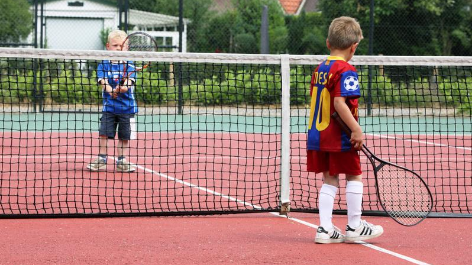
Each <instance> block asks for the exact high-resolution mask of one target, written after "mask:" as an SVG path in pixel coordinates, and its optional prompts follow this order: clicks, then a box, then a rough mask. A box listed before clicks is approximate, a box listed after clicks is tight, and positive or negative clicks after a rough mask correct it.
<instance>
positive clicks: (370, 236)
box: [346, 232, 383, 242]
mask: <svg viewBox="0 0 472 265" xmlns="http://www.w3.org/2000/svg"><path fill="white" fill-rule="evenodd" d="M382 234H383V232H382V233H380V234H378V235H369V236H357V237H347V236H346V242H355V241H364V240H369V239H372V238H376V237H379V236H381V235H382Z"/></svg>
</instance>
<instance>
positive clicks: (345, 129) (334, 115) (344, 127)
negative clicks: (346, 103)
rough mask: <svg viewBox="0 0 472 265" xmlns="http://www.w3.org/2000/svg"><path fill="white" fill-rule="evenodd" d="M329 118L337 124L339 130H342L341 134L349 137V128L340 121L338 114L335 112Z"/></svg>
mask: <svg viewBox="0 0 472 265" xmlns="http://www.w3.org/2000/svg"><path fill="white" fill-rule="evenodd" d="M331 118H333V119H334V120H335V121H336V122H337V123H338V125H339V127H340V128H341V130H343V132H344V133H346V134H347V136H349V137H351V133H352V132H351V129H349V127H347V125H346V124H345V123H344V121H343V120H342V119H341V117H340V116H339V114H338V113H337V112H334V113H333V114H332V115H331Z"/></svg>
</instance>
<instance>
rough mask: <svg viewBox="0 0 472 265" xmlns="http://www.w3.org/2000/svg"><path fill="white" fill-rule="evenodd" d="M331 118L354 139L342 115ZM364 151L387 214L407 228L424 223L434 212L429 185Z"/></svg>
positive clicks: (365, 149) (403, 169) (334, 115)
mask: <svg viewBox="0 0 472 265" xmlns="http://www.w3.org/2000/svg"><path fill="white" fill-rule="evenodd" d="M331 117H332V118H333V119H334V120H336V122H337V123H338V124H339V126H340V127H341V129H342V130H343V131H344V133H346V134H347V135H348V136H349V137H350V136H351V130H350V129H349V127H348V126H347V125H346V124H345V123H344V121H343V120H342V119H341V117H340V116H339V114H338V113H337V112H335V113H333V115H331ZM361 150H362V152H363V153H364V154H365V156H366V157H367V158H368V159H369V161H370V164H371V165H372V167H373V169H374V177H375V185H376V190H377V197H378V199H379V201H380V205H382V208H383V209H384V210H385V212H386V213H387V214H388V215H389V216H390V217H391V218H393V220H395V221H396V222H397V223H399V224H401V225H404V226H414V225H417V224H419V223H420V222H421V221H423V220H424V219H425V218H426V217H427V216H428V215H429V213H430V212H431V209H432V208H433V196H432V195H431V191H430V190H429V188H428V186H427V185H426V183H425V181H424V180H423V179H422V178H421V177H420V176H419V175H418V174H417V173H415V172H414V171H412V170H410V169H407V168H404V167H402V166H399V165H396V164H393V163H390V162H387V161H385V160H382V159H380V158H379V157H377V156H376V155H375V154H374V153H373V152H372V151H370V150H369V149H368V148H367V146H365V145H362V149H361Z"/></svg>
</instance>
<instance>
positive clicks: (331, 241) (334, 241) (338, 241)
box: [315, 238, 344, 244]
mask: <svg viewBox="0 0 472 265" xmlns="http://www.w3.org/2000/svg"><path fill="white" fill-rule="evenodd" d="M343 242H344V240H343V239H322V238H315V243H317V244H333V243H343Z"/></svg>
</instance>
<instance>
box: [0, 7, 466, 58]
mask: <svg viewBox="0 0 472 265" xmlns="http://www.w3.org/2000/svg"><path fill="white" fill-rule="evenodd" d="M1 3H2V8H0V15H1V17H2V18H3V19H2V20H4V21H5V22H6V23H2V25H0V28H1V29H0V33H1V34H0V43H1V44H2V46H14V45H16V46H20V45H21V46H25V45H31V46H35V47H40V48H56V49H103V48H104V45H105V43H106V35H107V33H108V32H109V31H110V30H112V29H115V28H121V29H124V30H126V31H128V32H132V31H146V32H148V33H150V34H152V35H153V36H154V37H155V38H156V40H157V41H158V43H159V45H160V46H161V50H162V51H179V48H181V50H182V51H184V52H225V53H260V52H261V42H262V43H263V42H264V40H267V41H268V43H269V49H268V50H269V53H272V54H278V53H290V54H326V53H327V52H328V51H327V49H326V45H325V39H326V32H327V28H328V25H329V23H330V21H331V20H332V19H333V18H335V17H338V16H342V15H345V16H352V17H355V18H357V19H358V20H359V22H360V24H361V26H362V28H363V31H364V37H365V39H364V40H363V41H362V42H361V44H360V46H359V49H358V51H357V54H360V55H362V54H383V55H456V56H470V55H472V11H471V8H472V0H454V1H452V0H447V1H431V0H416V1H407V0H389V1H385V0H360V1H359V0H336V1H333V0H55V1H48V0H2V2H1ZM264 6H266V7H267V10H268V16H267V17H268V20H267V21H266V22H267V25H268V27H267V28H268V30H267V32H261V26H262V25H265V24H264V21H263V20H262V11H263V7H264ZM371 10H373V11H374V12H373V13H371ZM28 12H29V13H28ZM181 14H182V18H183V19H182V20H180V17H181V16H180V15H181ZM180 24H181V25H182V26H181V27H182V34H181V35H180V32H179V25H180ZM263 33H267V34H263ZM265 35H267V36H268V39H261V36H265Z"/></svg>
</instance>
